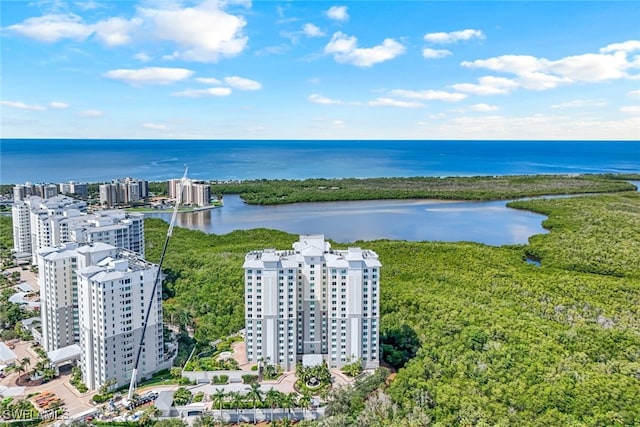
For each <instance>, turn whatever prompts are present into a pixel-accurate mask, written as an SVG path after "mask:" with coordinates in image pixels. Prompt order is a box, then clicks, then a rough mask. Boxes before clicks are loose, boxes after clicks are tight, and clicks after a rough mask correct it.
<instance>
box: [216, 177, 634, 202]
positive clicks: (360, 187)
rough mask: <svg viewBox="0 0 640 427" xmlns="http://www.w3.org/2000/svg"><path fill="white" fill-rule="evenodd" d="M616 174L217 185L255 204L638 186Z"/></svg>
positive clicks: (503, 195)
mask: <svg viewBox="0 0 640 427" xmlns="http://www.w3.org/2000/svg"><path fill="white" fill-rule="evenodd" d="M621 179H622V178H619V177H618V176H616V175H577V176H575V175H523V176H476V177H447V178H438V177H413V178H366V179H357V178H347V179H305V180H253V181H242V182H233V183H228V182H225V183H214V184H212V187H211V188H212V193H213V194H232V193H233V194H240V195H241V197H242V199H243V200H244V201H245V202H247V203H250V204H258V205H274V204H283V203H298V202H321V201H340V200H380V199H419V198H425V199H449V200H453V199H456V200H495V199H512V198H518V197H527V196H540V195H549V194H583V193H596V192H616V191H628V190H632V189H634V186H633V185H632V184H629V183H628V182H626V181H622V180H621Z"/></svg>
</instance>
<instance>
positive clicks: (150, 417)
mask: <svg viewBox="0 0 640 427" xmlns="http://www.w3.org/2000/svg"><path fill="white" fill-rule="evenodd" d="M160 415H162V411H160V409H158V408H156V407H155V405H148V406H147V407H145V408H144V410H143V412H142V414H141V415H140V418H138V425H140V426H149V425H152V424H153V421H154V420H155V419H156V418H158V417H159V416H160Z"/></svg>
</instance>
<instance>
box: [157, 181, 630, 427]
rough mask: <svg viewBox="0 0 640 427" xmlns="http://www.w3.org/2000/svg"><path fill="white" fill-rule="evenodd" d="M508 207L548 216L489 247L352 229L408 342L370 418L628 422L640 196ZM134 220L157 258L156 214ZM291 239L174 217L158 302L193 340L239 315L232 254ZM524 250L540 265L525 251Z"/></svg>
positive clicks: (162, 226) (399, 346) (385, 310)
mask: <svg viewBox="0 0 640 427" xmlns="http://www.w3.org/2000/svg"><path fill="white" fill-rule="evenodd" d="M514 206H517V207H518V208H522V209H525V208H526V209H533V210H537V211H540V212H544V213H546V214H547V215H549V219H548V220H547V221H545V225H546V226H547V227H549V228H550V230H551V233H549V234H545V235H539V236H535V237H534V238H532V239H531V244H530V245H524V246H521V245H518V246H504V247H499V248H496V247H489V246H484V245H481V244H474V243H431V242H415V243H412V242H399V241H386V240H383V241H373V242H357V244H358V245H361V246H363V247H367V248H371V249H373V250H375V251H377V252H378V254H379V256H380V258H381V260H382V262H383V266H384V267H383V278H384V282H383V283H384V286H383V287H382V292H383V294H382V298H381V304H382V307H381V315H382V325H381V330H382V332H383V334H384V336H386V337H387V338H389V337H390V338H389V339H388V340H387V342H388V343H389V344H388V345H389V346H391V347H389V348H387V350H389V352H390V353H389V354H391V355H395V357H396V359H397V363H398V365H399V366H402V364H403V363H404V362H405V361H406V358H408V357H411V356H413V355H414V354H415V357H413V358H411V359H410V360H409V361H408V362H407V363H406V365H405V366H404V367H403V368H401V369H400V370H399V371H398V374H397V376H396V378H395V380H394V381H393V382H392V383H391V385H390V386H389V387H388V389H387V390H386V392H385V393H386V396H388V397H390V398H391V401H390V402H389V401H387V400H388V398H386V397H381V396H378V397H376V399H378V400H380V399H382V401H384V402H386V403H385V405H391V406H389V408H391V409H389V411H386V412H375V411H374V412H372V413H368V415H367V416H368V417H369V418H367V420H368V423H369V424H368V425H398V423H400V424H402V423H406V424H407V425H409V424H410V421H411V420H422V421H421V422H424V421H425V420H427V421H429V422H430V423H432V424H433V425H584V426H591V425H612V424H616V423H619V424H621V425H634V424H640V322H639V321H638V320H639V319H640V266H639V265H638V262H637V260H638V258H637V257H638V253H640V251H638V249H639V247H638V245H639V244H640V243H639V242H640V236H638V233H639V231H638V230H640V195H639V194H637V193H634V192H624V193H618V194H609V195H600V196H584V197H575V198H558V199H552V200H543V201H540V200H531V201H523V202H517V204H514ZM146 224H147V237H148V239H149V251H148V253H149V255H150V256H151V258H153V257H154V256H155V257H157V255H158V252H159V249H160V244H161V241H162V240H163V239H164V233H165V231H166V227H167V225H166V223H165V222H163V221H161V220H148V221H147V222H146ZM295 240H297V236H292V235H289V234H286V233H282V232H278V231H269V230H264V229H256V230H248V231H237V232H233V233H230V234H227V235H223V236H217V235H207V234H204V233H201V232H196V231H187V230H183V229H176V230H175V233H174V237H173V239H172V241H171V244H170V248H169V252H168V254H167V258H166V260H165V262H166V264H165V265H166V266H167V268H168V269H170V271H169V273H170V277H171V278H172V281H171V282H170V283H169V284H168V286H167V289H166V292H167V293H168V294H169V295H171V297H170V298H169V299H168V301H167V305H168V306H170V307H172V310H174V312H180V313H183V316H184V318H186V319H190V320H189V321H191V322H192V323H193V324H194V325H195V335H196V338H197V339H198V340H199V341H200V342H205V343H206V342H209V341H211V340H213V339H215V338H219V337H220V336H223V335H224V334H227V333H229V332H233V331H235V330H237V329H238V328H241V327H242V324H243V319H242V317H243V300H242V298H243V284H242V283H243V282H242V269H241V265H242V262H243V258H244V254H245V253H246V252H247V251H249V250H251V249H256V248H264V247H276V248H281V249H285V248H289V247H290V245H291V243H292V242H294V241H295ZM340 246H341V245H338V244H334V247H340ZM527 254H532V255H535V256H536V257H538V258H540V259H541V262H542V266H541V267H536V266H534V265H531V264H528V263H526V262H525V261H524V258H525V256H526V255H527ZM414 337H417V338H418V345H417V348H416V342H415V339H414ZM394 340H395V341H394ZM398 340H400V343H398V342H397V341H398ZM394 350H396V352H395V353H394ZM385 399H387V400H385ZM378 403H380V402H378ZM365 410H366V408H365ZM376 414H377V415H376ZM358 417H360V415H357V414H352V416H348V417H345V416H344V414H343V415H340V417H339V420H340V423H342V425H351V424H352V423H357V422H358V421H357V420H358V419H359V418H358ZM372 417H373V418H372ZM336 420H338V418H337V419H336ZM402 420H404V421H402ZM334 421H335V420H334ZM336 422H338V421H336ZM325 424H326V425H332V424H331V420H330V419H328V420H326V421H325ZM336 425H337V424H336Z"/></svg>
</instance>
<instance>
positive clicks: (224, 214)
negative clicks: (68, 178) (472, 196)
mask: <svg viewBox="0 0 640 427" xmlns="http://www.w3.org/2000/svg"><path fill="white" fill-rule="evenodd" d="M506 204H507V201H504V200H502V201H487V202H485V201H483V202H469V201H442V200H421V199H420V200H365V201H349V202H321V203H296V204H290V205H273V206H259V205H248V204H246V203H244V202H243V201H242V200H241V199H240V196H238V195H227V196H225V198H224V207H222V208H217V209H212V210H206V211H200V212H189V213H181V214H179V215H178V218H177V220H176V225H177V226H179V227H184V228H189V229H192V230H201V231H204V232H206V233H213V234H227V233H229V232H231V231H234V230H246V229H252V228H269V229H275V230H281V231H286V232H289V233H294V234H324V235H325V237H327V238H329V239H332V240H334V241H336V242H339V243H350V242H355V241H358V240H362V241H369V240H378V239H390V240H407V241H427V240H428V241H444V242H457V241H471V242H478V243H484V244H487V245H492V246H500V245H507V244H526V243H527V240H528V238H529V237H530V236H532V235H534V234H542V233H546V230H545V229H544V228H543V227H542V221H543V220H544V219H545V218H546V217H545V216H544V215H540V214H536V213H533V212H527V211H522V210H517V209H510V208H508V207H506ZM145 216H146V217H157V218H162V219H163V220H165V221H167V222H169V221H170V219H171V213H170V212H166V213H145Z"/></svg>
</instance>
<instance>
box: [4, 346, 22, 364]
mask: <svg viewBox="0 0 640 427" xmlns="http://www.w3.org/2000/svg"><path fill="white" fill-rule="evenodd" d="M16 360H18V356H16V354H15V353H14V352H13V350H11V349H10V348H9V347H8V346H7V345H6V344H5V343H3V342H0V363H2V364H3V365H10V364H12V363H15V361H16Z"/></svg>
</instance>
